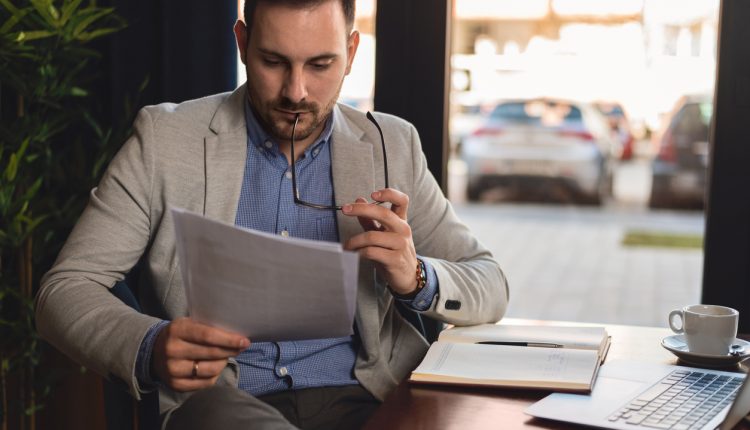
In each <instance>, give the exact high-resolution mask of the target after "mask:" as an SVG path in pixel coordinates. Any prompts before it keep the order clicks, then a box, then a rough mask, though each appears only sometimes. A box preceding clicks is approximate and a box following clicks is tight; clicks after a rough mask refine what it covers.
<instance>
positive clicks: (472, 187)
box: [466, 184, 484, 202]
mask: <svg viewBox="0 0 750 430" xmlns="http://www.w3.org/2000/svg"><path fill="white" fill-rule="evenodd" d="M482 191H484V188H483V187H482V186H481V185H480V184H469V185H468V186H467V187H466V200H468V201H470V202H478V201H479V198H480V197H481V196H482Z"/></svg>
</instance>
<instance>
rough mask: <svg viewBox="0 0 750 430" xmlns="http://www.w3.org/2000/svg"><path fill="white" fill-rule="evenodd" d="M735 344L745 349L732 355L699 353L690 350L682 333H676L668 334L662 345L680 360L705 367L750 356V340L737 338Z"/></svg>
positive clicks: (733, 361) (732, 363)
mask: <svg viewBox="0 0 750 430" xmlns="http://www.w3.org/2000/svg"><path fill="white" fill-rule="evenodd" d="M733 345H740V346H742V347H744V350H743V351H742V352H741V353H740V354H736V355H732V354H729V353H727V354H726V355H709V354H698V353H695V352H690V351H688V347H687V344H686V343H685V338H684V337H683V336H682V335H678V334H676V335H672V336H667V337H665V338H664V339H662V340H661V346H663V347H664V348H666V349H668V350H669V351H670V352H671V353H672V354H674V355H676V356H677V357H678V358H679V359H680V360H682V361H684V362H685V363H688V364H694V365H696V366H703V367H729V366H732V365H734V364H737V363H739V362H740V361H742V360H744V359H746V358H748V357H750V342H747V341H745V340H742V339H735V340H734V342H733Z"/></svg>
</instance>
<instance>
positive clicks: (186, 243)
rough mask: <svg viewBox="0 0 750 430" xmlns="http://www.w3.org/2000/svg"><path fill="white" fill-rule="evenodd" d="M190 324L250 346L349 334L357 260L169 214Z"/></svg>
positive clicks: (313, 245) (326, 248)
mask: <svg viewBox="0 0 750 430" xmlns="http://www.w3.org/2000/svg"><path fill="white" fill-rule="evenodd" d="M172 214H173V217H174V222H175V231H176V234H177V252H178V257H179V259H180V270H181V272H182V277H183V281H184V283H185V293H186V296H187V302H188V309H189V313H190V316H191V317H192V318H195V319H196V320H198V321H201V322H205V323H207V324H210V325H214V326H217V327H222V328H226V329H229V330H234V331H237V332H239V333H242V334H244V335H246V336H248V337H249V338H250V340H251V341H256V342H261V341H286V340H301V339H320V338H330V337H341V336H348V335H350V334H352V329H353V320H354V310H355V305H356V294H357V293H356V288H357V274H358V268H359V256H358V255H357V254H356V253H353V252H348V251H343V250H342V247H341V244H338V243H332V242H320V241H313V240H305V239H295V238H288V237H286V238H285V237H281V236H277V235H273V234H269V233H263V232H257V231H252V230H248V229H243V228H239V227H236V226H232V225H228V224H224V223H221V222H217V221H213V220H209V219H207V218H205V217H203V216H201V215H198V214H194V213H190V212H187V211H184V210H181V209H172Z"/></svg>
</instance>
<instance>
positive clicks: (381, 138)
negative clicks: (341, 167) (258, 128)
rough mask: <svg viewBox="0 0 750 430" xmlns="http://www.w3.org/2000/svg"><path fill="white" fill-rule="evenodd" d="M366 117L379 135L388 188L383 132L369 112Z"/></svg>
mask: <svg viewBox="0 0 750 430" xmlns="http://www.w3.org/2000/svg"><path fill="white" fill-rule="evenodd" d="M366 116H367V119H369V120H370V122H371V123H373V124H375V127H377V129H378V133H380V145H381V146H382V147H383V172H384V176H385V187H386V188H388V157H386V155H385V138H384V137H383V130H381V129H380V124H378V122H377V121H375V117H374V116H372V114H371V113H370V112H367V114H366ZM295 124H296V123H295ZM295 189H296V188H295Z"/></svg>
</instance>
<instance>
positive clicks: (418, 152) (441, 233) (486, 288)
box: [409, 125, 509, 325]
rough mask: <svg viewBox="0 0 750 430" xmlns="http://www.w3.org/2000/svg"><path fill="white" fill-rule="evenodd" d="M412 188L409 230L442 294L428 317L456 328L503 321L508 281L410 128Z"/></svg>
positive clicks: (413, 129)
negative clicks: (452, 199) (448, 196)
mask: <svg viewBox="0 0 750 430" xmlns="http://www.w3.org/2000/svg"><path fill="white" fill-rule="evenodd" d="M410 131H411V151H412V160H413V161H412V162H413V170H412V171H413V174H414V179H413V184H414V188H413V189H412V190H411V194H410V196H409V225H410V226H411V229H412V236H413V239H414V244H415V247H416V251H417V254H419V255H420V256H423V257H424V258H425V259H426V260H428V261H429V263H430V264H432V266H433V267H434V269H435V273H436V274H437V278H438V283H439V287H438V294H437V297H435V299H434V300H433V302H432V305H431V306H430V308H429V309H428V310H426V311H424V312H422V313H423V314H425V315H427V316H430V317H432V318H435V319H438V320H441V321H444V322H447V323H450V324H455V325H472V324H481V323H488V322H495V321H499V320H500V318H502V316H503V314H504V313H505V310H506V308H507V306H508V298H509V292H508V282H507V280H506V278H505V275H504V274H503V272H502V270H501V269H500V266H499V264H498V263H497V262H496V261H495V260H494V259H493V258H492V254H491V253H490V251H489V250H487V249H486V248H484V247H483V246H482V245H481V244H480V243H479V241H478V240H477V239H476V238H475V237H474V235H472V233H471V232H470V231H469V229H468V227H467V226H466V225H464V224H463V223H461V221H459V219H458V217H457V216H456V213H455V212H454V210H453V207H452V206H451V204H450V202H449V201H448V200H447V199H446V198H445V196H444V195H443V193H442V191H441V189H440V187H439V186H438V184H437V182H436V181H435V178H434V177H433V176H432V174H431V173H430V171H429V169H428V168H427V161H426V159H425V157H424V154H423V153H422V146H421V144H420V140H419V136H418V134H417V131H416V129H415V128H414V127H413V126H411V125H410Z"/></svg>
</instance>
